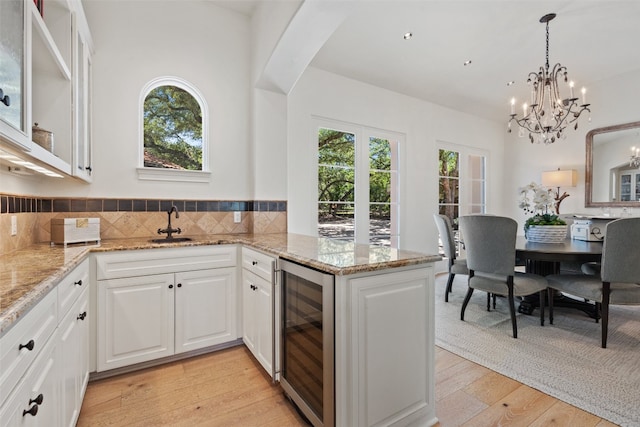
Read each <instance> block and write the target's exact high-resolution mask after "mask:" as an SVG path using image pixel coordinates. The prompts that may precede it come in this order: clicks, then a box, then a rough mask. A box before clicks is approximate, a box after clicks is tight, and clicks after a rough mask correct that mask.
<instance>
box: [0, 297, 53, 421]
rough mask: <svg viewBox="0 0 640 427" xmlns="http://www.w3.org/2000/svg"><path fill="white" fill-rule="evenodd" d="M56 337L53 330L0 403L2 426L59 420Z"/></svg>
mask: <svg viewBox="0 0 640 427" xmlns="http://www.w3.org/2000/svg"><path fill="white" fill-rule="evenodd" d="M53 294H55V292H53ZM55 336H56V335H55V331H54V334H53V335H52V336H51V338H50V339H49V340H48V341H47V342H46V344H44V347H43V348H42V350H41V351H40V352H39V354H38V357H37V358H36V360H35V361H34V362H33V364H32V365H31V367H30V368H29V370H28V371H27V373H26V374H25V376H24V378H23V379H22V380H21V381H20V382H19V383H18V385H17V386H16V389H15V390H14V392H13V393H12V394H11V395H10V397H9V399H8V400H7V401H6V402H5V403H4V405H2V406H0V422H1V423H2V425H6V426H11V427H18V426H43V427H49V426H52V425H58V423H57V422H55V420H59V419H60V418H59V412H58V398H59V380H58V372H57V370H56V362H57V360H56V352H55V349H56V347H55Z"/></svg>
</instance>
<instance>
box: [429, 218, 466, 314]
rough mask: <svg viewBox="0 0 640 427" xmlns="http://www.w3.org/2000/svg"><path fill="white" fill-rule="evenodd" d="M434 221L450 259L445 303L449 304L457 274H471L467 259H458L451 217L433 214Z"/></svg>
mask: <svg viewBox="0 0 640 427" xmlns="http://www.w3.org/2000/svg"><path fill="white" fill-rule="evenodd" d="M433 219H434V220H435V222H436V226H437V227H438V233H439V234H440V240H441V241H442V250H443V251H444V256H445V257H447V258H448V259H449V266H448V271H449V277H448V278H447V287H446V289H445V291H444V301H445V302H449V294H450V293H451V287H452V286H453V278H454V277H455V276H456V274H464V275H467V274H469V269H468V268H467V260H466V259H462V258H457V257H456V243H455V239H454V237H453V227H451V221H450V220H449V217H448V216H446V215H440V214H433Z"/></svg>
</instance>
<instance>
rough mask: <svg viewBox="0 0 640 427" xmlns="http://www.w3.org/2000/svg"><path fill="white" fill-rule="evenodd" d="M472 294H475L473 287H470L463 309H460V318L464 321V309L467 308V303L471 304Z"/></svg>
mask: <svg viewBox="0 0 640 427" xmlns="http://www.w3.org/2000/svg"><path fill="white" fill-rule="evenodd" d="M471 294H473V288H469V290H468V291H467V295H465V297H464V301H463V302H462V309H461V310H460V320H463V321H464V311H465V310H466V309H467V304H469V300H470V299H471Z"/></svg>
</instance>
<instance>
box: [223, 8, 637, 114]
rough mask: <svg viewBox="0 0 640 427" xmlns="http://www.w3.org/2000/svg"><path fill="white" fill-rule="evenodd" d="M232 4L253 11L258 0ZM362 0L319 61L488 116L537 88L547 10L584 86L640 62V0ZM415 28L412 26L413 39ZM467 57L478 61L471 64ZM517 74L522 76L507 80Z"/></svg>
mask: <svg viewBox="0 0 640 427" xmlns="http://www.w3.org/2000/svg"><path fill="white" fill-rule="evenodd" d="M261 1H274V0H261ZM308 1H319V0H308ZM322 1H342V0H322ZM223 3H229V4H231V6H235V7H236V8H239V9H243V8H244V10H245V11H248V13H247V12H245V13H247V14H250V13H251V11H253V10H254V8H255V4H256V3H257V1H247V0H239V1H238V0H236V1H230V2H223ZM357 4H358V7H357V8H356V9H355V12H354V13H353V14H352V15H351V16H350V17H348V18H347V19H346V20H345V21H344V22H343V23H342V25H341V26H340V27H339V28H338V29H337V31H335V33H334V34H333V35H332V36H331V37H330V38H329V39H328V41H327V42H326V44H325V45H324V46H323V47H322V48H321V49H320V51H319V52H318V54H317V55H316V57H315V58H314V59H313V61H312V65H313V66H314V67H317V68H321V69H324V70H327V71H330V72H333V73H336V74H340V75H343V76H346V77H349V78H353V79H356V80H360V81H363V82H367V83H370V84H373V85H375V86H379V87H383V88H387V89H390V90H393V91H395V92H399V93H403V94H407V95H410V96H413V97H416V98H421V99H425V100H428V101H431V102H434V103H437V104H440V105H444V106H448V107H451V108H454V109H457V110H461V111H465V112H468V113H471V114H475V115H478V116H481V117H486V118H491V119H496V120H505V121H506V119H507V116H508V113H509V100H510V99H511V97H516V98H517V99H519V101H520V102H524V101H525V98H527V97H528V94H529V91H528V88H527V86H526V79H527V76H528V74H529V72H532V71H537V70H538V69H539V67H541V66H543V65H544V62H545V26H544V24H542V23H540V22H539V19H540V17H542V16H543V15H545V14H547V13H551V12H553V13H556V14H557V17H556V18H555V19H554V20H552V21H551V22H550V52H549V62H550V65H551V67H553V65H554V64H555V63H556V62H560V63H562V65H564V66H566V67H567V69H568V72H569V78H570V79H571V80H574V81H575V82H576V86H577V87H578V88H580V87H582V86H586V87H587V90H588V88H589V86H590V85H593V84H595V83H596V82H597V81H599V80H602V79H609V78H611V77H614V76H616V75H620V74H624V73H628V72H631V71H637V70H640V55H639V54H638V44H639V43H640V1H638V0H627V1H619V0H573V1H566V0H563V1H531V0H509V1H507V0H492V1H487V0H467V1H461V0H359V1H357ZM227 6H229V5H227ZM237 10H238V9H237ZM407 31H410V32H412V33H413V38H412V39H411V40H408V41H407V40H404V39H403V35H404V33H405V32H407ZM466 60H471V61H472V63H471V64H470V65H468V66H464V65H463V63H464V62H465V61H466ZM511 80H514V81H515V82H516V83H515V84H514V85H512V86H510V87H508V86H507V82H509V81H511ZM630 90H634V92H637V90H635V88H630Z"/></svg>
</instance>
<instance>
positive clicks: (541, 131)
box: [507, 13, 591, 144]
mask: <svg viewBox="0 0 640 427" xmlns="http://www.w3.org/2000/svg"><path fill="white" fill-rule="evenodd" d="M555 17H556V14H555V13H549V14H547V15H544V16H543V17H542V18H540V22H541V23H543V24H546V27H547V38H546V41H547V50H546V63H545V65H544V66H542V67H540V70H539V71H538V72H537V73H536V72H531V73H529V77H528V78H527V84H528V85H530V86H531V105H527V103H524V104H523V105H522V116H521V118H518V115H517V114H516V112H515V105H516V99H515V98H511V115H510V117H511V119H510V120H509V125H508V127H507V132H511V122H513V121H515V122H516V123H517V124H518V125H519V126H520V129H519V132H518V135H519V136H521V137H522V136H524V133H525V131H529V140H530V141H531V143H534V142H538V143H540V142H543V143H545V144H552V143H554V142H555V141H556V140H558V139H564V138H566V135H565V133H564V130H565V128H566V127H567V125H569V124H572V123H575V125H574V126H573V128H574V129H578V122H577V120H578V118H579V117H580V115H581V114H582V113H583V112H584V111H588V112H589V113H591V110H589V105H590V104H587V96H586V89H585V88H584V87H583V88H582V99H579V98H578V97H574V94H573V87H574V83H573V82H572V81H571V82H568V76H567V67H565V66H562V65H560V63H557V64H556V65H554V66H553V69H551V70H549V21H551V20H552V19H553V18H555ZM560 79H564V82H565V83H566V84H567V86H569V96H568V97H566V98H563V97H561V95H560V84H559V80H560ZM589 121H591V117H589Z"/></svg>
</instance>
